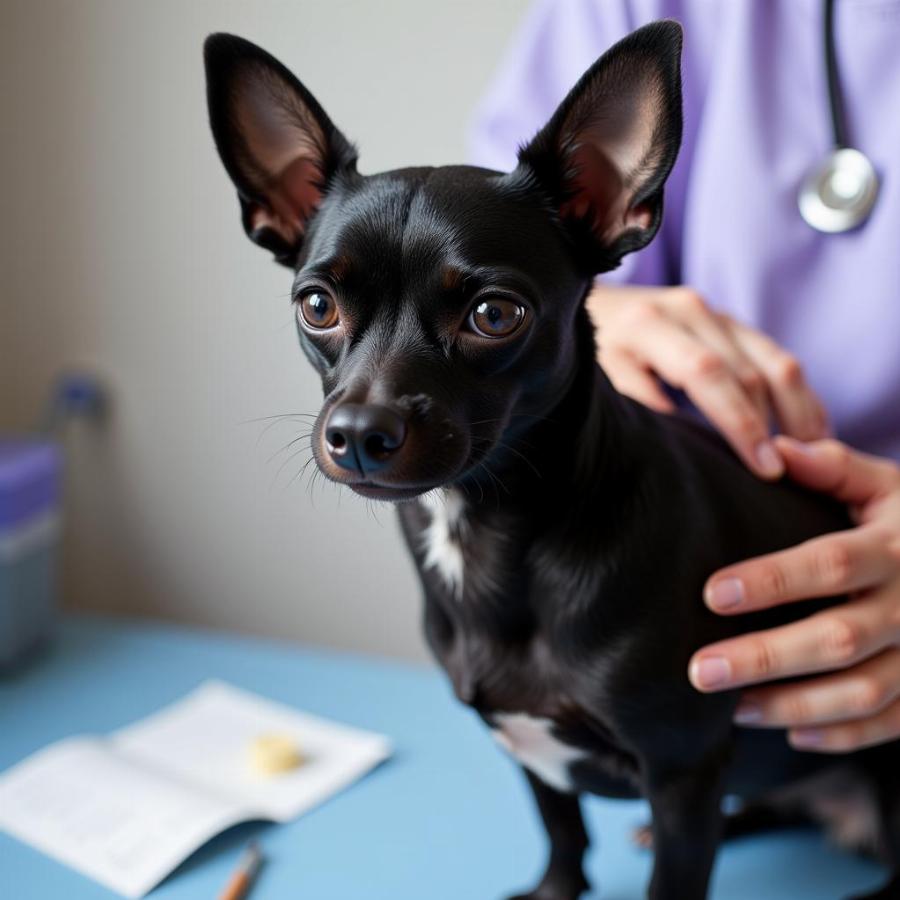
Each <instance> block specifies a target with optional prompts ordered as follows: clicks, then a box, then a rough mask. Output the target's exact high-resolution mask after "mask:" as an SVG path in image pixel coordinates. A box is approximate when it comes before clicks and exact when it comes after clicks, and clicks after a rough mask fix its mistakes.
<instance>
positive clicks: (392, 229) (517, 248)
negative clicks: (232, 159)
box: [307, 166, 566, 270]
mask: <svg viewBox="0 0 900 900" xmlns="http://www.w3.org/2000/svg"><path fill="white" fill-rule="evenodd" d="M321 212H322V215H321V216H320V219H321V221H320V222H319V223H318V227H317V229H316V234H315V238H314V240H313V242H312V244H313V246H312V247H311V248H310V253H309V256H308V257H307V261H308V262H310V263H313V264H314V263H315V262H316V261H317V260H323V259H325V258H339V259H342V260H345V261H347V263H348V264H349V265H351V266H352V265H354V264H356V265H359V266H366V265H371V264H372V263H374V262H378V263H379V264H380V265H388V266H390V267H391V268H394V267H399V266H403V267H407V266H412V267H414V268H415V269H417V270H419V269H421V267H423V266H431V265H434V266H441V265H446V264H447V263H448V262H450V263H458V264H460V265H464V266H486V267H489V266H500V265H502V266H507V267H509V266H513V267H517V268H521V269H523V270H528V269H531V268H533V267H535V266H536V264H537V261H536V259H535V252H534V251H535V243H536V242H537V243H538V244H539V245H540V247H541V252H542V255H545V254H550V255H552V256H555V255H557V254H559V253H565V252H566V248H565V246H564V241H563V240H562V239H561V235H560V231H559V229H558V227H557V226H556V224H555V222H554V219H553V217H552V215H551V214H550V213H549V212H548V211H547V208H546V206H545V204H544V202H543V198H542V197H541V196H540V194H539V193H538V192H537V191H533V190H528V189H523V187H522V185H521V183H519V182H516V181H515V180H513V179H511V178H510V176H508V175H504V174H502V173H500V172H493V171H491V170H488V169H479V168H476V167H474V166H444V167H439V168H420V169H401V170H397V171H392V172H384V173H381V174H378V175H372V176H366V177H363V178H360V179H359V180H358V181H356V182H354V183H353V184H351V185H348V186H346V187H345V188H344V189H343V190H341V191H340V192H339V193H338V194H337V195H336V196H334V197H333V198H332V202H330V203H327V204H326V205H325V206H323V208H322V211H321ZM544 263H546V260H544Z"/></svg>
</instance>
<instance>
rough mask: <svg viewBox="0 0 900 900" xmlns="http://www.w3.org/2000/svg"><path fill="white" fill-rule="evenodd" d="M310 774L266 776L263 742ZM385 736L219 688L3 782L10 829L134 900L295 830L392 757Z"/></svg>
mask: <svg viewBox="0 0 900 900" xmlns="http://www.w3.org/2000/svg"><path fill="white" fill-rule="evenodd" d="M269 733H277V734H279V735H284V736H285V737H288V738H291V739H293V740H296V742H297V744H298V745H299V746H300V747H301V748H302V751H303V758H304V762H303V764H302V765H301V766H299V767H298V768H296V769H292V770H290V771H288V772H285V773H281V774H278V775H274V776H264V775H260V774H256V773H255V772H254V771H253V769H252V768H251V767H250V765H249V764H248V747H249V745H250V744H251V743H252V742H253V741H254V740H255V739H257V738H258V737H260V736H261V735H263V734H269ZM390 752H391V751H390V744H389V742H388V740H387V738H385V737H383V736H382V735H378V734H372V733H370V732H364V731H359V730H357V729H355V728H349V727H347V726H344V725H338V724H336V723H334V722H328V721H325V720H323V719H319V718H316V717H314V716H310V715H306V714H304V713H300V712H297V711H295V710H293V709H291V708H290V707H287V706H283V705H281V704H279V703H274V702H271V701H269V700H265V699H263V698H262V697H258V696H256V695H255V694H251V693H248V692H246V691H243V690H240V689H238V688H235V687H232V686H230V685H227V684H224V683H222V682H217V681H209V682H206V683H204V684H202V685H201V686H200V687H198V688H197V689H196V690H194V691H193V692H192V693H190V694H189V695H188V696H187V697H185V698H184V699H182V700H179V701H177V702H176V703H174V704H172V705H171V706H168V707H166V708H165V709H163V710H161V711H159V712H157V713H155V714H153V715H151V716H149V717H148V718H146V719H143V720H141V721H140V722H137V723H136V724H134V725H130V726H128V727H127V728H123V729H121V730H120V731H117V732H114V733H113V734H112V735H110V736H108V737H90V736H88V737H72V738H67V739H65V740H62V741H59V742H57V743H55V744H51V745H50V746H49V747H46V748H44V749H43V750H40V751H38V752H37V753H35V754H33V755H32V756H30V757H28V759H26V760H24V761H23V762H21V763H19V764H18V765H16V766H13V767H12V768H11V769H8V770H7V771H6V772H4V773H3V774H0V828H2V829H4V830H5V831H8V832H9V833H10V834H12V835H14V836H15V837H17V838H19V839H20V840H23V841H25V842H27V843H29V844H32V845H33V846H35V847H37V848H38V849H40V850H42V851H44V852H45V853H48V854H49V855H50V856H53V857H55V858H56V859H59V860H61V861H62V862H64V863H67V864H68V865H70V866H72V867H73V868H75V869H78V870H79V871H80V872H83V873H84V874H86V875H89V876H90V877H92V878H94V879H96V880H97V881H99V882H101V883H103V884H105V885H106V886H107V887H110V888H112V889H113V890H114V891H117V892H118V893H120V894H123V895H124V896H126V897H142V896H143V895H144V894H146V893H147V892H148V891H150V890H151V889H152V888H153V887H154V886H155V885H157V884H158V883H159V882H160V881H161V880H162V879H163V878H165V876H166V875H168V874H169V873H170V872H171V871H172V870H173V869H175V868H176V866H178V865H179V863H181V862H182V861H183V860H184V859H186V858H187V857H188V856H189V855H190V854H191V853H193V852H194V850H196V849H197V848H198V847H200V846H201V845H202V844H204V843H205V842H206V841H208V840H209V839H210V838H212V837H213V836H214V835H216V834H218V833H219V832H220V831H223V830H224V829H226V828H229V827H230V826H232V825H236V824H237V823H238V822H243V821H247V820H249V819H272V820H274V821H276V822H286V821H288V820H290V819H292V818H294V817H295V816H298V815H300V814H301V813H303V812H306V811H307V810H309V809H311V808H312V807H313V806H315V805H316V804H318V803H321V802H322V801H323V800H325V799H326V798H328V797H330V796H331V795H333V794H335V793H337V792H338V791H339V790H341V789H342V788H344V787H346V786H347V785H348V784H350V783H351V782H353V781H355V780H356V779H358V778H359V777H360V776H362V775H363V774H365V773H366V772H367V771H368V770H369V769H371V768H373V767H374V766H376V765H377V764H378V763H380V762H381V761H382V760H384V759H386V758H387V757H388V756H389V755H390Z"/></svg>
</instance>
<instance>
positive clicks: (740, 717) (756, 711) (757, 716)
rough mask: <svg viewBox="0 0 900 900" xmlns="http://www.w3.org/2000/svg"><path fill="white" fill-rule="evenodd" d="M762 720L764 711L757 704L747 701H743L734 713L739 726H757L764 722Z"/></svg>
mask: <svg viewBox="0 0 900 900" xmlns="http://www.w3.org/2000/svg"><path fill="white" fill-rule="evenodd" d="M762 719H763V714H762V710H761V709H760V708H759V707H758V706H757V705H756V704H755V703H750V702H749V701H747V700H742V701H741V702H740V703H739V704H738V707H737V709H736V710H735V711H734V721H735V722H737V723H738V725H755V724H757V723H758V722H762Z"/></svg>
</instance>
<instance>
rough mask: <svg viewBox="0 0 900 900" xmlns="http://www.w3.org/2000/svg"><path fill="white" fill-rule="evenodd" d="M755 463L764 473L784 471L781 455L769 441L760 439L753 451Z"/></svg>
mask: <svg viewBox="0 0 900 900" xmlns="http://www.w3.org/2000/svg"><path fill="white" fill-rule="evenodd" d="M754 455H755V456H756V464H757V465H758V466H759V470H760V471H761V472H762V473H763V474H764V475H771V476H773V477H774V476H776V475H781V474H782V473H783V472H784V463H783V462H782V461H781V456H780V455H779V453H778V451H777V450H776V449H775V445H774V444H773V443H772V442H771V441H761V442H760V443H758V444H757V445H756V450H755V451H754Z"/></svg>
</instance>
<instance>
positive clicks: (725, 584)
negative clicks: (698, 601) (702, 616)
mask: <svg viewBox="0 0 900 900" xmlns="http://www.w3.org/2000/svg"><path fill="white" fill-rule="evenodd" d="M706 602H707V603H708V604H709V605H710V606H711V607H713V609H734V608H735V607H737V606H740V605H741V604H742V603H743V602H744V582H743V581H741V580H740V578H721V579H719V580H718V581H714V582H713V583H712V584H711V585H710V586H709V589H708V590H707V592H706Z"/></svg>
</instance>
